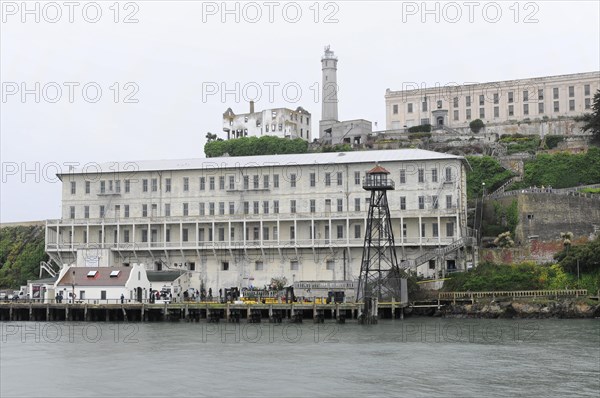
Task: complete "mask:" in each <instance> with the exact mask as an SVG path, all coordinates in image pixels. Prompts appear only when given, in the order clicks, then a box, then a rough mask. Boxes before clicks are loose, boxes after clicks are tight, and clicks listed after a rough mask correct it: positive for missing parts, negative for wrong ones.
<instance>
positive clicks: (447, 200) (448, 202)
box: [446, 195, 452, 209]
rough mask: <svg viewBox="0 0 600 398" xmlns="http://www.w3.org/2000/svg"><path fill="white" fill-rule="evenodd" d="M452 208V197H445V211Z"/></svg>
mask: <svg viewBox="0 0 600 398" xmlns="http://www.w3.org/2000/svg"><path fill="white" fill-rule="evenodd" d="M451 208H452V195H446V209H451Z"/></svg>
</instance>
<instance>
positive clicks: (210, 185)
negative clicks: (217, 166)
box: [208, 177, 215, 191]
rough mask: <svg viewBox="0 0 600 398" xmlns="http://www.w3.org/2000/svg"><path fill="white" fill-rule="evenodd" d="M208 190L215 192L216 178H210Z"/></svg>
mask: <svg viewBox="0 0 600 398" xmlns="http://www.w3.org/2000/svg"><path fill="white" fill-rule="evenodd" d="M208 189H210V190H211V191H214V190H215V177H208Z"/></svg>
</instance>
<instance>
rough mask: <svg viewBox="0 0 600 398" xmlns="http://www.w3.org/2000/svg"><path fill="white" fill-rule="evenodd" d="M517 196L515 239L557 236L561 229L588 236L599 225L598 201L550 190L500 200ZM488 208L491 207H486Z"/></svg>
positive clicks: (509, 199)
mask: <svg viewBox="0 0 600 398" xmlns="http://www.w3.org/2000/svg"><path fill="white" fill-rule="evenodd" d="M515 198H517V201H518V206H519V224H518V225H517V229H516V233H515V239H514V240H515V242H516V243H517V242H519V241H521V242H522V243H525V242H528V241H529V240H530V238H531V237H534V239H536V240H539V241H554V240H557V239H560V233H561V232H572V233H573V234H574V236H575V237H588V236H590V235H592V234H593V233H594V231H596V230H597V229H598V228H599V227H600V200H598V199H593V198H585V197H578V196H569V195H556V194H550V193H526V194H519V195H517V196H509V197H505V198H501V199H499V201H500V203H502V204H503V205H504V206H509V205H510V204H511V202H512V201H513V200H514V199H515ZM486 207H487V208H488V209H489V208H490V206H486Z"/></svg>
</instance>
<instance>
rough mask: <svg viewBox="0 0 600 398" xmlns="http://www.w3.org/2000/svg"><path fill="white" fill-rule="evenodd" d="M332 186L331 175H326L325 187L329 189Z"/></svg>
mask: <svg viewBox="0 0 600 398" xmlns="http://www.w3.org/2000/svg"><path fill="white" fill-rule="evenodd" d="M330 185H331V173H325V186H326V187H328V186H330Z"/></svg>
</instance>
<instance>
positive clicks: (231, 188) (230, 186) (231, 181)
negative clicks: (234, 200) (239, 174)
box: [229, 176, 235, 190]
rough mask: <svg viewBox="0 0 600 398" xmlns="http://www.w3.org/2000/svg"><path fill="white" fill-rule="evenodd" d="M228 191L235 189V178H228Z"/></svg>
mask: <svg viewBox="0 0 600 398" xmlns="http://www.w3.org/2000/svg"><path fill="white" fill-rule="evenodd" d="M229 189H230V190H234V189H235V177H234V176H229Z"/></svg>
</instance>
